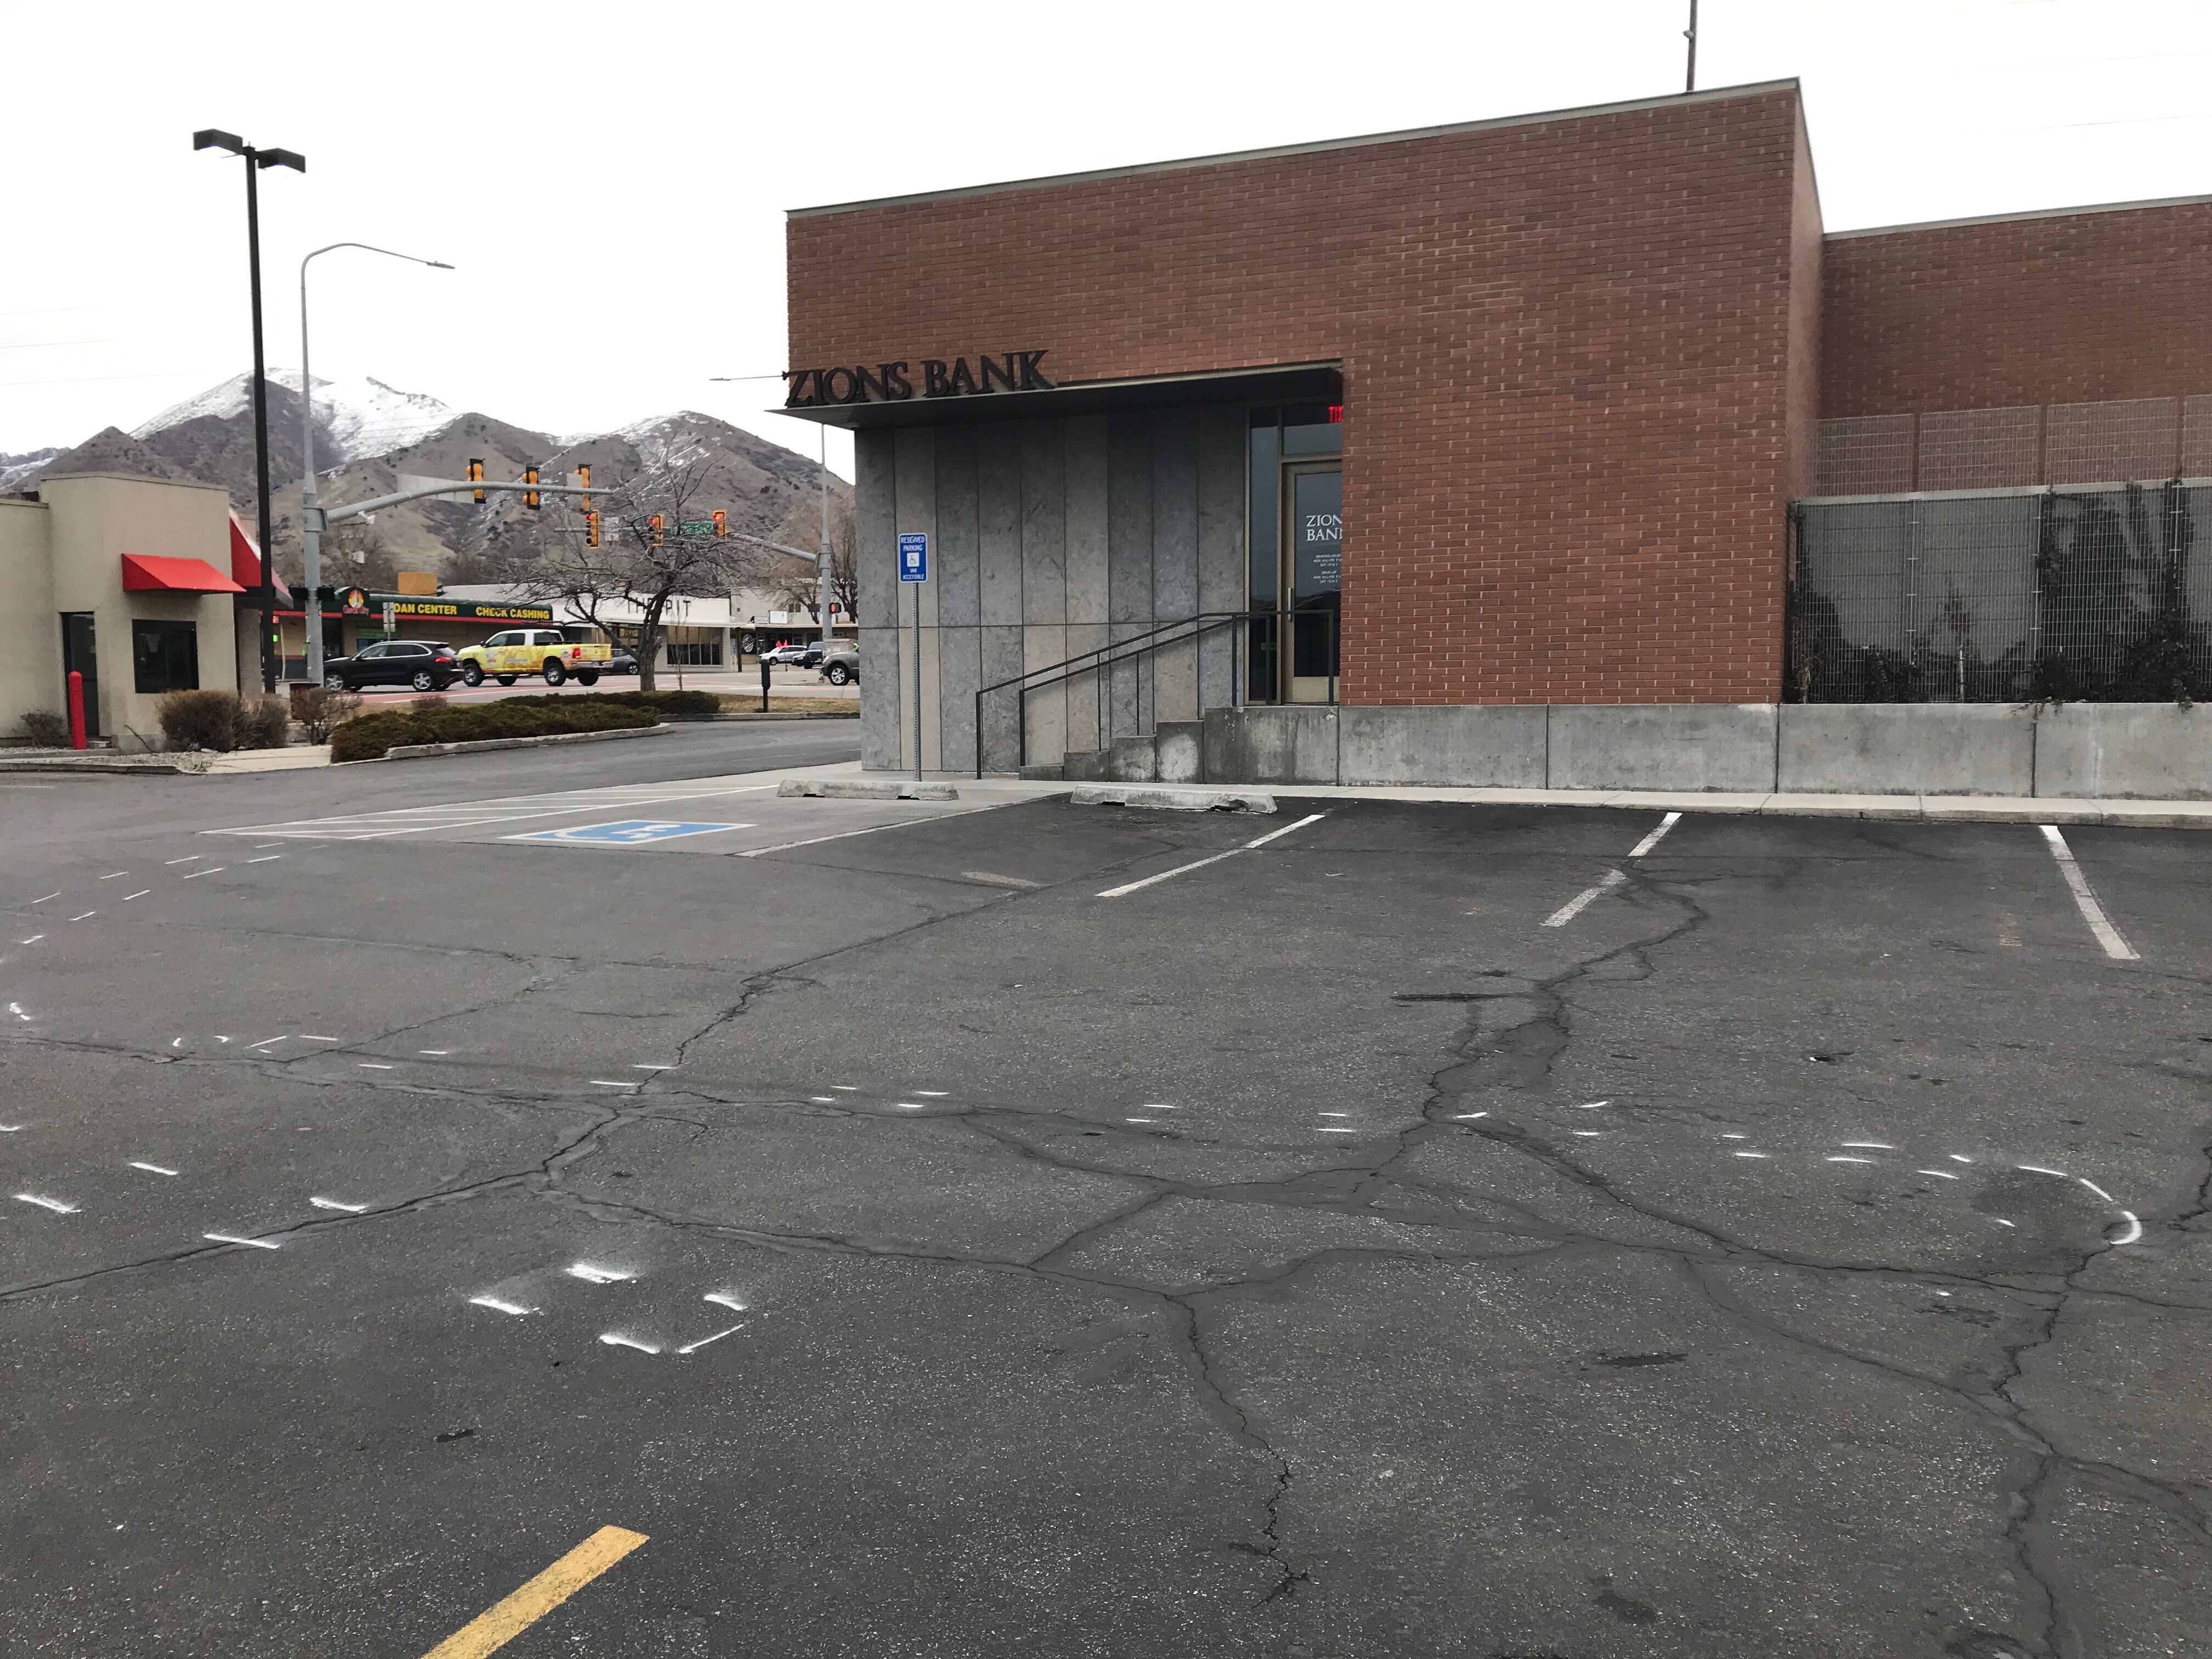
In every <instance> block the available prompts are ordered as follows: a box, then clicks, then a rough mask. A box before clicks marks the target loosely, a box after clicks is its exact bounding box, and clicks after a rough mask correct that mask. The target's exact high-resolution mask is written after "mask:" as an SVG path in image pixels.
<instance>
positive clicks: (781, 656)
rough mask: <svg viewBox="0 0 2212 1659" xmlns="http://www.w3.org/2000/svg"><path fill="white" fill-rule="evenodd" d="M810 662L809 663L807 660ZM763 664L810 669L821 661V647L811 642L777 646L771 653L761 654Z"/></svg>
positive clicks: (764, 652)
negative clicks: (771, 663) (774, 663)
mask: <svg viewBox="0 0 2212 1659" xmlns="http://www.w3.org/2000/svg"><path fill="white" fill-rule="evenodd" d="M810 657H811V658H812V659H813V660H812V661H809V660H808V659H809V658H810ZM761 660H762V661H763V662H778V663H783V664H785V665H788V666H790V667H793V668H811V667H813V666H814V664H815V663H817V662H819V661H821V660H822V647H820V646H819V645H817V644H815V643H814V642H813V641H802V642H801V643H799V644H797V645H779V646H777V647H775V649H774V650H772V651H763V652H762V653H761Z"/></svg>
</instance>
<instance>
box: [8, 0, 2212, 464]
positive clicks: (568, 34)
mask: <svg viewBox="0 0 2212 1659" xmlns="http://www.w3.org/2000/svg"><path fill="white" fill-rule="evenodd" d="M1686 9H1687V7H1686V0H1545V3H1541V4H1537V5H1530V4H1528V3H1526V0H1510V3H1509V0H1460V3H1456V4H1431V5H1404V4H1394V3H1389V0H1358V3H1346V0H1330V3H1321V4H1308V3H1304V0H1273V3H1269V4H1264V5H1263V4H1257V3H1247V0H1238V3H1218V0H1172V3H1152V0H1121V3H1119V4H1117V5H1115V7H1113V8H1111V9H1103V10H1102V9H1098V8H1095V7H1076V6H1059V5H1051V4H1038V3H1036V0H1024V3H1017V4H999V3H981V0H968V3H963V0H933V3H916V0H905V3H893V4H879V3H875V0H842V3H827V4H816V5H809V6H803V7H798V6H790V5H787V4H779V5H775V6H763V5H756V4H748V3H743V0H737V3H729V0H725V3H696V4H680V3H669V0H629V3H626V4H621V5H612V6H610V5H605V4H595V5H589V6H586V5H569V4H563V3H558V0H547V3H540V4H538V5H534V6H531V7H528V8H518V7H514V6H511V5H495V4H489V3H483V0H445V3H440V4H419V3H410V0H398V3H386V4H381V5H379V6H375V7H373V8H372V7H365V6H343V7H340V6H324V5H313V4H301V3H297V0H292V3H287V4H283V5H276V4H269V5H262V4H252V3H243V0H194V3H191V4H181V5H180V4H177V3H174V0H161V3H149V0H125V3H123V4H121V5H108V6H98V7H93V6H73V5H65V4H51V5H46V6H42V7H39V8H36V9H33V8H28V7H24V8H17V9H12V10H11V15H10V16H9V22H8V27H7V36H8V50H9V57H10V59H11V63H12V66H13V68H14V70H15V72H14V73H12V74H11V75H10V76H9V93H8V97H7V99H6V100H5V101H4V103H0V153H4V154H6V155H8V156H9V157H10V158H11V160H10V164H9V165H10V169H11V173H12V175H13V179H14V182H13V185H12V186H11V188H10V191H9V196H10V199H11V211H10V216H9V218H10V222H9V230H8V237H9V241H10V244H11V246H9V249H8V256H7V258H5V259H4V260H0V453H5V452H10V451H21V450H25V449H30V448H33V447H44V446H46V445H49V444H72V443H76V442H78V441H82V439H84V438H86V437H88V436H89V435H91V434H92V433H93V432H94V431H96V430H98V429H99V428H101V427H103V426H107V425H116V426H122V427H125V428H129V427H131V426H134V425H136V424H137V423H139V422H143V421H144V420H146V419H148V418H149V416H152V415H154V414H155V413H156V412H158V411H159V410H161V409H163V408H166V407H167V405H169V404H173V403H175V402H177V401H179V400H180V399H182V398H185V397H188V396H190V395H191V394H192V393H194V392H198V391H201V390H203V389H204V388H205V387H207V386H210V385H213V384H214V383H215V382H216V381H218V380H222V379H223V378H225V377H226V376H228V375H230V374H236V373H237V372H238V371H239V370H240V369H241V368H245V367H246V364H247V363H248V362H250V348H249V344H248V335H247V316H246V287H245V264H246V259H245V246H244V245H245V225H244V208H243V203H242V196H243V191H244V186H243V185H242V183H241V181H240V173H241V172H242V170H243V164H242V163H241V162H240V161H237V160H235V159H234V158H232V157H229V156H227V155H225V156H218V155H217V154H216V153H214V152H209V153H206V154H201V155H195V154H194V153H193V152H192V150H191V146H190V135H191V132H192V131H193V130H194V129H196V128H198V127H203V126H214V127H221V128H224V129H227V130H228V131H233V132H236V133H239V134H241V135H243V136H244V137H246V138H247V139H248V140H249V141H251V142H252V143H258V144H262V145H264V146H283V147H285V148H289V149H296V150H300V151H302V152H304V153H305V155H307V161H308V171H307V174H306V176H305V177H301V176H299V175H297V174H295V173H289V172H270V173H264V174H263V175H262V180H263V191H262V234H263V258H264V272H265V276H264V280H265V283H266V285H267V286H266V295H267V306H268V319H267V335H268V340H269V355H270V363H271V365H272V366H281V365H289V364H291V363H295V362H297V361H298V333H297V330H298V318H299V312H298V295H297V274H296V273H297V265H298V261H299V258H300V257H301V254H302V253H303V252H306V251H307V249H309V248H311V247H314V246H319V245H320V244H322V243H325V242H330V241H336V240H361V241H367V242H376V243H381V244H384V245H386V246H391V247H394V248H398V249H400V250H402V251H404V252H410V253H421V254H423V255H426V256H428V257H431V258H441V259H445V260H447V261H450V262H451V263H452V264H454V265H456V266H457V267H459V269H458V270H454V271H453V272H450V273H448V272H442V271H432V270H421V269H418V268H415V267H411V266H407V265H402V264H396V263H394V262H392V261H390V260H384V259H378V258H374V257H373V256H370V255H366V254H358V253H351V252H347V253H336V254H331V255H328V256H326V257H325V258H322V259H320V260H318V261H317V262H316V264H315V266H314V271H315V276H314V290H313V301H314V307H315V311H314V315H315V331H314V360H313V362H314V368H315V371H316V373H317V374H318V375H319V376H331V377H341V376H352V375H360V374H369V375H374V376H375V377H376V378H377V379H379V380H384V381H386V382H387V383H389V384H391V385H393V386H398V387H401V388H403V389H405V390H409V391H417V392H428V393H430V394H431V395H433V396H435V397H437V398H441V399H443V400H444V401H446V402H447V403H449V404H453V405H454V406H455V407H456V408H461V409H475V410H483V411H484V412H485V413H487V414H490V415H493V416H498V417H500V418H501V419H504V420H508V421H512V422H516V423H518V424H520V425H524V426H531V427H536V428H541V429H545V430H550V431H553V432H559V433H567V432H582V431H597V430H605V429H606V428H612V427H617V426H621V425H623V424H626V423H628V422H631V421H635V420H638V419H641V418H643V417H645V416H650V415H654V414H659V413H662V412H664V411H666V410H672V409H678V408H691V409H697V410H707V411H708V412H711V413H714V414H716V415H720V416H723V417H725V418H726V419H729V420H732V421H734V422H738V423H739V424H741V425H744V426H746V427H749V428H752V429H753V430H755V431H757V432H762V433H764V434H767V435H769V436H771V437H774V438H775V439H777V440H778V441H782V442H786V443H789V444H792V445H793V447H798V448H800V449H801V450H803V451H804V452H805V453H813V452H814V447H815V443H816V435H815V432H814V429H813V428H811V426H807V425H804V424H802V423H799V422H790V421H786V420H783V419H781V417H779V416H774V415H770V414H764V413H763V412H762V411H763V410H764V409H765V408H766V407H768V406H769V405H770V404H773V403H775V401H776V400H777V398H779V397H780V395H781V393H780V389H779V388H778V386H777V384H776V383H775V381H774V380H758V381H753V382H750V383H745V384H739V385H735V386H718V385H714V384H712V383H710V381H709V379H708V377H709V376H712V375H717V374H732V375H735V374H773V373H774V372H775V370H777V369H780V368H784V367H786V366H787V365H786V364H785V362H784V355H783V352H784V289H783V212H784V210H785V209H787V208H792V207H800V206H805V205H808V204H816V203H823V202H836V201H847V200H853V199H856V198H860V197H872V196H886V195H893V194H896V193H899V192H901V191H915V190H923V189H929V188H936V187H943V186H947V185H963V184H973V183H981V182H984V181H987V180H991V179H1006V178H1021V177H1026V176H1030V175H1034V174H1040V173H1063V172H1070V171H1075V170H1079V169H1082V168H1086V167H1110V166H1115V165H1119V164H1123V163H1127V162H1134V161H1154V160H1159V159H1163V158H1167V157H1173V156H1181V155H1203V154H1206V153H1209V152H1212V151H1218V150H1228V149H1248V148H1251V147H1254V146H1259V145H1267V144H1278V143H1293V142H1297V141H1299V140H1304V139H1315V138H1328V137H1340V136H1343V135H1346V134H1353V133H1362V132H1375V131H1389V130H1392V129H1395V128H1401V127H1412V126H1422V125H1431V124H1435V123H1442V122H1450V121H1462V120H1472V119H1479V118H1483V117H1486V116H1494V115H1506V114H1512V113H1515V112H1523V111H1531V110H1543V109H1552V108H1561V107H1567V106H1575V105H1580V104H1595V103H1603V102H1607V101H1609V100H1617V99H1626V98H1637V97H1644V96H1649V95H1651V94H1662V93H1667V92H1671V91H1678V90H1680V87H1681V83H1682V70H1683V64H1682V41H1681V39H1680V30H1681V28H1682V25H1683V21H1684V14H1685V13H1686ZM1109 19H1110V27H1105V28H1101V27H1098V24H1099V23H1100V21H1102V20H1109ZM1782 76H1798V77H1799V78H1800V79H1801V80H1802V82H1803V83H1804V88H1805V99H1806V105H1807V109H1808V116H1809V119H1810V125H1811V129H1812V135H1813V149H1814V158H1815V162H1816V165H1817V167H1818V171H1819V175H1820V196H1821V205H1822V210H1823V214H1824V216H1825V218H1826V223H1827V225H1828V227H1829V228H1831V229H1844V228H1850V227H1853V226H1860V225H1877V224H1894V223H1901V222H1911V221H1915V220H1923V219H1934V218H1948V217H1953V216H1962V215H1970V214H1981V213H2001V212H2008V211H2014V210H2022V209H2031V208H2045V207H2059V206H2066V205H2070V204H2081V203H2089V202H2100V201H2118V200H2132V199H2139V198H2143V197H2161V196H2181V195H2190V194H2196V193H2200V192H2212V100H2208V98H2207V94H2206V93H2205V90H2204V88H2205V87H2206V85H2207V84H2208V76H2212V5H2207V4H2206V3H2204V0H1704V3H1703V6H1702V15H1701V35H1700V41H1699V58H1698V80H1699V86H1700V87H1720V86H1726V85H1730V84H1739V83H1742V82H1753V81H1761V80H1769V79H1774V78H1778V77H1782ZM2207 281H2208V285H2212V270H2208V272H2207ZM831 443H832V448H831V457H830V459H831V464H832V465H833V466H835V467H836V468H837V470H838V471H841V472H844V473H846V474H848V476H849V471H850V452H849V445H848V446H847V447H845V448H844V449H843V450H842V452H841V450H840V449H839V448H838V447H837V441H836V438H835V437H834V436H833V438H832V440H831Z"/></svg>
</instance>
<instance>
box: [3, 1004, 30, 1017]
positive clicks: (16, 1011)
mask: <svg viewBox="0 0 2212 1659" xmlns="http://www.w3.org/2000/svg"><path fill="white" fill-rule="evenodd" d="M8 1012H9V1013H11V1014H13V1015H15V1018H18V1019H28V1018H30V1016H29V1015H28V1014H27V1013H25V1012H23V1005H22V1004H21V1003H20V1002H11V1003H9V1005H8Z"/></svg>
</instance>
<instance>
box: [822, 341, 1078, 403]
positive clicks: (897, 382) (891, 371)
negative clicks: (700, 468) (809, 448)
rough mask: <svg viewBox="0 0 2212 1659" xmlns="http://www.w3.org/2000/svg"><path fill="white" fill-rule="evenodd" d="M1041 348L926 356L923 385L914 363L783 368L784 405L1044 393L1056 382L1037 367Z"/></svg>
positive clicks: (922, 369)
mask: <svg viewBox="0 0 2212 1659" xmlns="http://www.w3.org/2000/svg"><path fill="white" fill-rule="evenodd" d="M1043 358H1044V353H1043V352H1042V351H1003V352H1000V354H999V355H998V356H992V355H991V354H990V353H988V352H984V353H981V354H980V355H978V356H976V357H975V359H974V360H973V362H970V361H969V359H968V358H966V357H954V358H952V359H951V360H950V361H947V360H946V359H945V358H942V357H924V358H923V359H922V360H921V375H920V377H919V378H920V380H921V387H920V390H919V392H917V390H916V388H915V378H916V377H915V375H913V374H910V373H909V372H908V371H909V370H910V369H911V368H913V365H912V364H911V363H906V362H897V363H877V364H875V365H873V366H872V367H871V366H870V365H868V364H866V363H858V364H855V365H854V366H853V367H852V368H846V367H845V366H844V365H843V364H842V363H840V364H839V365H837V367H836V368H793V369H787V370H786V371H785V373H784V376H783V380H784V398H783V406H784V407H785V408H786V409H813V408H817V407H818V406H820V405H822V404H895V403H903V402H904V401H905V400H906V399H908V398H913V397H915V396H917V395H918V396H921V397H924V398H980V397H981V396H982V395H983V394H984V393H986V392H1041V391H1047V390H1049V389H1050V388H1051V386H1052V382H1051V381H1050V380H1047V379H1045V377H1044V376H1043V374H1041V373H1039V372H1038V369H1037V364H1038V363H1039V362H1042V361H1043Z"/></svg>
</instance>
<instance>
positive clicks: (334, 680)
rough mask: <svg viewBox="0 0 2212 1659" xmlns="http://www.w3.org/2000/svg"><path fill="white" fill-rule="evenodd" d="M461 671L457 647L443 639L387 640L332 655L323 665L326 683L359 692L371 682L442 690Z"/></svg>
mask: <svg viewBox="0 0 2212 1659" xmlns="http://www.w3.org/2000/svg"><path fill="white" fill-rule="evenodd" d="M460 673H461V668H460V665H459V663H457V662H455V661H454V660H453V647H452V646H450V645H447V644H446V643H445V642H444V641H441V640H386V641H383V642H382V643H381V644H380V645H370V646H364V647H362V648H361V649H360V650H359V651H356V653H354V654H353V655H352V656H350V657H333V658H331V659H330V660H329V661H327V662H325V664H324V665H323V684H325V685H327V686H329V687H330V688H331V690H334V691H335V690H346V691H358V690H361V689H362V687H363V686H368V685H411V686H413V687H414V688H415V689H416V690H417V691H442V690H445V689H446V688H447V686H449V685H451V684H453V682H454V681H455V680H457V679H459V678H460Z"/></svg>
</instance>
